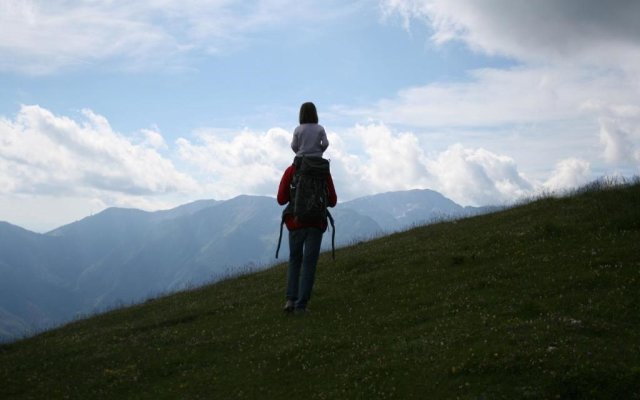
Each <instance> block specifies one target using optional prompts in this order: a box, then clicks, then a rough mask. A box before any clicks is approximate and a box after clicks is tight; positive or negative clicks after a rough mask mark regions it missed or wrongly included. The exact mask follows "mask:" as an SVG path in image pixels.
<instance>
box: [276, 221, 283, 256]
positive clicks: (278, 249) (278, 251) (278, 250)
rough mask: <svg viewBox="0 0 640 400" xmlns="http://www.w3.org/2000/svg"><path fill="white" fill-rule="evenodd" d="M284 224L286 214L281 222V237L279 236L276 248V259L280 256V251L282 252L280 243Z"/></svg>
mask: <svg viewBox="0 0 640 400" xmlns="http://www.w3.org/2000/svg"><path fill="white" fill-rule="evenodd" d="M283 225H284V216H283V217H282V221H281V222H280V237H278V247H277V248H276V259H277V258H278V253H280V244H281V243H282V226H283Z"/></svg>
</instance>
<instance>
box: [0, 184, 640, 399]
mask: <svg viewBox="0 0 640 400" xmlns="http://www.w3.org/2000/svg"><path fill="white" fill-rule="evenodd" d="M338 223H339V221H338ZM274 229H275V227H274ZM284 280H285V268H284V266H282V265H281V266H278V267H276V268H273V269H270V270H267V271H264V272H260V273H256V274H252V275H247V276H244V277H240V278H237V279H232V280H228V281H225V282H221V283H218V284H215V285H212V286H208V287H205V288H202V289H198V290H195V291H190V292H185V293H180V294H177V295H172V296H169V297H165V298H161V299H157V300H153V301H149V302H147V303H145V304H142V305H139V306H135V307H131V308H127V309H122V310H117V311H114V312H110V313H108V314H104V315H100V316H98V317H95V318H91V319H88V320H83V321H79V322H77V323H73V324H70V325H68V326H65V327H63V328H61V329H57V330H54V331H51V332H48V333H45V334H42V335H39V336H37V337H34V338H31V339H28V340H24V341H21V342H17V343H13V344H10V345H4V346H1V347H0V398H2V399H7V398H8V399H11V398H82V399H87V398H118V399H120V398H122V399H126V398H135V399H156V398H218V399H227V398H277V399H280V398H292V397H295V398H307V399H337V398H362V399H378V398H400V399H405V398H421V399H423V398H433V399H449V398H478V399H501V398H504V399H514V398H518V399H519V398H523V399H528V398H530V399H542V398H550V399H553V398H576V399H584V398H612V399H613V398H625V399H638V398H640V185H637V184H636V185H634V186H632V187H626V188H622V189H615V190H613V189H607V190H600V191H590V192H586V193H582V194H580V195H577V196H575V197H571V198H564V199H542V200H539V201H536V202H533V203H531V204H528V205H524V206H521V207H517V208H514V209H510V210H507V211H504V212H500V213H497V214H492V215H486V216H481V217H475V218H471V219H466V220H461V221H457V222H447V223H440V224H436V225H431V226H427V227H422V228H417V229H414V230H411V231H408V232H405V233H401V234H396V235H393V236H389V237H385V238H381V239H378V240H375V241H371V242H366V243H361V244H357V245H355V246H352V247H349V248H345V249H342V250H340V251H338V253H337V260H336V261H335V262H333V261H331V259H330V257H329V256H328V255H323V257H322V258H321V261H320V264H319V271H318V274H317V281H316V287H315V292H314V297H313V298H312V300H311V302H310V308H311V313H310V314H309V315H307V316H301V317H295V316H289V317H287V316H284V315H283V314H282V312H281V311H280V308H281V306H282V304H283V303H284V298H283V292H284V283H285V282H284Z"/></svg>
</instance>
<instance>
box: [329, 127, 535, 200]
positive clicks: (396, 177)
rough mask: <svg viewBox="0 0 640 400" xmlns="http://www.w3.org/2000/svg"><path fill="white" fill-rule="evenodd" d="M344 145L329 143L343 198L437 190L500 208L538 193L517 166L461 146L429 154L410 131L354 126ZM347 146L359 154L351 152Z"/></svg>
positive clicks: (337, 181) (501, 158)
mask: <svg viewBox="0 0 640 400" xmlns="http://www.w3.org/2000/svg"><path fill="white" fill-rule="evenodd" d="M342 139H343V140H337V138H330V141H331V143H332V145H331V147H330V150H329V151H328V152H330V154H331V159H332V164H331V168H332V171H333V174H334V180H335V182H336V187H337V188H338V189H339V191H340V193H339V194H341V195H342V196H344V197H343V198H347V199H349V198H353V197H357V196H363V195H366V194H374V193H380V192H385V191H396V190H408V189H416V188H421V189H426V188H428V189H433V190H436V191H439V192H441V193H442V194H444V195H445V196H447V197H449V198H451V199H452V200H454V201H456V202H459V203H461V204H464V205H486V204H502V203H505V202H509V201H513V200H515V199H517V198H519V197H521V196H523V195H525V194H528V193H530V192H531V191H532V190H534V184H533V183H531V182H529V181H528V180H527V179H526V178H525V177H524V176H523V175H522V174H521V173H520V172H519V171H518V168H517V166H516V164H515V161H514V160H513V159H511V158H510V157H507V156H502V155H497V154H494V153H492V152H490V151H487V150H485V149H482V148H476V149H472V148H465V147H463V146H462V145H461V144H454V145H451V146H449V147H448V148H447V149H446V150H445V151H443V152H440V153H436V154H431V155H428V154H427V152H426V151H425V148H426V146H425V144H423V143H421V142H420V140H419V138H418V136H417V135H416V134H414V133H411V132H404V133H395V132H393V131H392V130H391V129H390V128H389V127H387V126H386V125H383V124H369V125H365V126H356V128H354V129H353V130H352V131H351V132H347V133H346V134H345V137H344V138H342ZM346 142H349V144H350V146H351V147H353V148H360V149H362V151H361V152H357V153H351V152H349V151H348V150H347V146H346V144H345V143H346Z"/></svg>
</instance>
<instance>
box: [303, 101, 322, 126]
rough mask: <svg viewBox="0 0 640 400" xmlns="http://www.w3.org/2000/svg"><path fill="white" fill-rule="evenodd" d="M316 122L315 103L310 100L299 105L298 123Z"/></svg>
mask: <svg viewBox="0 0 640 400" xmlns="http://www.w3.org/2000/svg"><path fill="white" fill-rule="evenodd" d="M317 123H318V111H317V110H316V106H315V104H313V103H312V102H310V101H309V102H307V103H304V104H303V105H301V106H300V125H302V124H317Z"/></svg>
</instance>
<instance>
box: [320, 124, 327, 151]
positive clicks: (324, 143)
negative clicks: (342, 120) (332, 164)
mask: <svg viewBox="0 0 640 400" xmlns="http://www.w3.org/2000/svg"><path fill="white" fill-rule="evenodd" d="M320 147H321V148H322V151H325V150H326V149H327V147H329V139H327V132H325V130H324V129H322V132H321V133H320Z"/></svg>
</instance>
